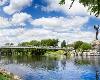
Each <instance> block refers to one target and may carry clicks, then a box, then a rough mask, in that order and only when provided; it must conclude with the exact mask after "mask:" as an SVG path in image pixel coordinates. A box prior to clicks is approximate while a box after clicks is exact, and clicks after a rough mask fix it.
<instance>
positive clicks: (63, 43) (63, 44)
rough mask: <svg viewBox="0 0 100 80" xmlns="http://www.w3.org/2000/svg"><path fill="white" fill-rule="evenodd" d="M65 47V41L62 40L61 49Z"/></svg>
mask: <svg viewBox="0 0 100 80" xmlns="http://www.w3.org/2000/svg"><path fill="white" fill-rule="evenodd" d="M63 47H66V41H65V40H63V42H62V43H61V48H63Z"/></svg>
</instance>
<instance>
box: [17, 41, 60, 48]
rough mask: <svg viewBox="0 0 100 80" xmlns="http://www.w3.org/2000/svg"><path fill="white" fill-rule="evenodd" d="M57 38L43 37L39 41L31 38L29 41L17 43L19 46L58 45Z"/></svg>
mask: <svg viewBox="0 0 100 80" xmlns="http://www.w3.org/2000/svg"><path fill="white" fill-rule="evenodd" d="M58 42H59V41H58V39H43V40H41V41H37V40H32V41H30V42H22V43H19V44H18V45H19V46H53V47H55V46H58Z"/></svg>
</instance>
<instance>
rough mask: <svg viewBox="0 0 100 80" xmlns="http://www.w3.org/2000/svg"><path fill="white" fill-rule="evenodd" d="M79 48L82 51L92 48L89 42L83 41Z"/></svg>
mask: <svg viewBox="0 0 100 80" xmlns="http://www.w3.org/2000/svg"><path fill="white" fill-rule="evenodd" d="M80 49H81V50H82V52H84V51H85V50H89V49H92V46H91V45H90V44H89V43H83V44H82V45H81V46H80Z"/></svg>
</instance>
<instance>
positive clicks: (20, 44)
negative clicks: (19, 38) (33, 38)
mask: <svg viewBox="0 0 100 80" xmlns="http://www.w3.org/2000/svg"><path fill="white" fill-rule="evenodd" d="M29 45H30V43H29V42H22V43H19V44H18V46H29Z"/></svg>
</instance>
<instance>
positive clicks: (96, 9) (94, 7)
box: [59, 0, 100, 17]
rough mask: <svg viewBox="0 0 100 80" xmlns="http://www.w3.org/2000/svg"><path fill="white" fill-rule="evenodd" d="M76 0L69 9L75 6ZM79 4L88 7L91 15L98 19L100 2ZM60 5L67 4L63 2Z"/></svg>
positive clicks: (89, 0)
mask: <svg viewBox="0 0 100 80" xmlns="http://www.w3.org/2000/svg"><path fill="white" fill-rule="evenodd" d="M74 2H75V0H72V3H71V4H70V7H69V9H70V8H71V7H72V5H73V4H74ZM79 3H81V4H83V5H84V6H85V7H86V6H87V7H88V10H89V11H90V14H91V13H93V14H94V15H95V16H96V17H98V16H99V15H100V0H79ZM59 4H61V5H63V4H65V0H61V1H60V2H59Z"/></svg>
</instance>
